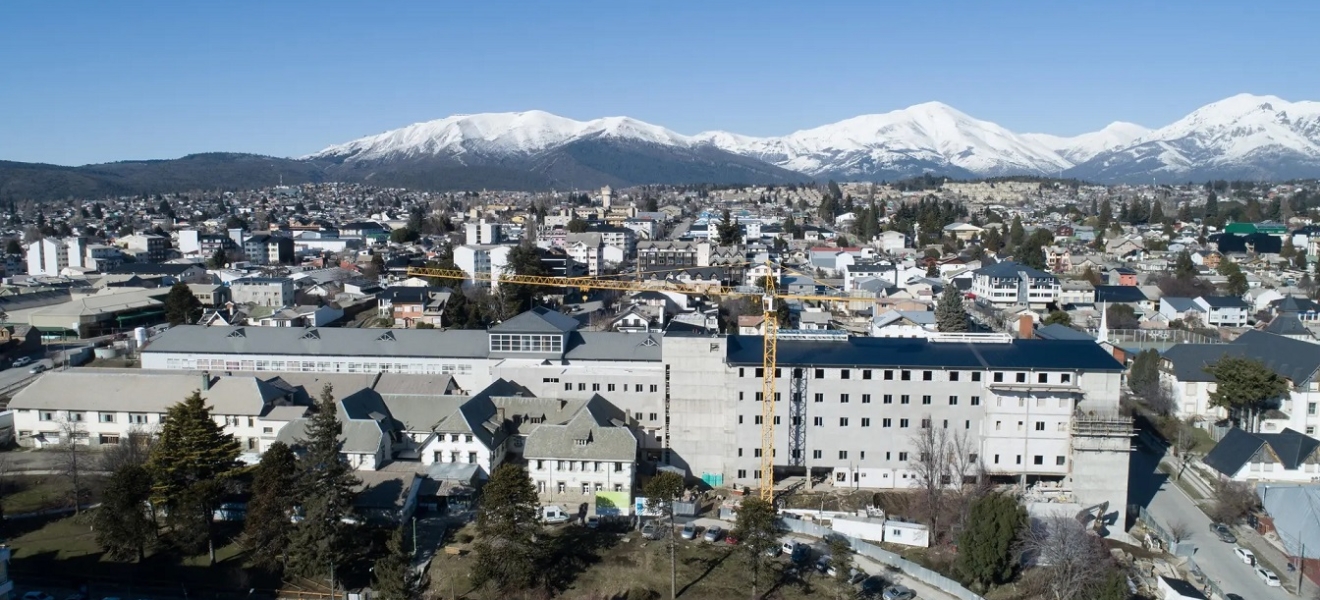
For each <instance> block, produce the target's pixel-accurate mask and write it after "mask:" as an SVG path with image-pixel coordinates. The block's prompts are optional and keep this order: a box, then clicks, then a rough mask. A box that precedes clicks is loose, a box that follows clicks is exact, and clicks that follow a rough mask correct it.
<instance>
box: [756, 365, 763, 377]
mask: <svg viewBox="0 0 1320 600" xmlns="http://www.w3.org/2000/svg"><path fill="white" fill-rule="evenodd" d="M764 377H765V367H757V368H756V378H757V379H762V378H764Z"/></svg>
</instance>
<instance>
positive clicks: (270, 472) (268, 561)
mask: <svg viewBox="0 0 1320 600" xmlns="http://www.w3.org/2000/svg"><path fill="white" fill-rule="evenodd" d="M297 482H298V463H297V459H296V458H295V457H294V455H293V450H291V449H290V448H289V447H288V446H287V445H285V444H284V442H275V443H274V444H271V445H270V448H268V449H267V450H266V452H265V453H264V454H262V455H261V463H260V464H258V465H257V468H256V472H255V473H254V475H253V477H252V499H251V500H249V501H248V508H247V516H246V518H245V519H244V521H243V538H242V543H243V547H244V548H246V549H247V551H248V552H249V553H250V555H251V563H252V564H253V565H256V566H258V567H263V568H266V569H268V570H271V571H279V570H280V568H282V567H283V565H284V557H285V553H286V552H288V550H289V534H290V532H291V531H292V530H293V524H292V523H291V522H290V517H292V516H293V508H294V505H295V504H296V495H295V493H296V492H295V486H296V485H297Z"/></svg>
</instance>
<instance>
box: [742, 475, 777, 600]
mask: <svg viewBox="0 0 1320 600" xmlns="http://www.w3.org/2000/svg"><path fill="white" fill-rule="evenodd" d="M733 535H734V537H736V538H738V548H739V550H741V551H742V554H743V556H744V557H745V558H746V559H747V562H748V563H749V564H748V566H749V567H751V569H752V597H753V598H756V597H758V596H757V591H758V589H759V588H760V585H761V571H762V569H763V567H764V566H765V555H766V552H767V551H768V550H769V549H770V548H773V547H775V546H776V545H778V544H779V535H780V525H779V518H778V516H776V515H775V505H774V504H772V503H770V502H767V501H765V500H762V499H760V498H757V497H748V498H744V499H743V503H742V506H739V507H738V514H737V520H736V521H735V522H734V525H733Z"/></svg>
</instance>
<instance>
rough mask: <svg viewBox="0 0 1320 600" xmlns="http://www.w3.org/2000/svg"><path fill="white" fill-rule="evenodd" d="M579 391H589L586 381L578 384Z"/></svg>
mask: <svg viewBox="0 0 1320 600" xmlns="http://www.w3.org/2000/svg"><path fill="white" fill-rule="evenodd" d="M578 391H579V392H585V391H587V384H585V383H579V384H578Z"/></svg>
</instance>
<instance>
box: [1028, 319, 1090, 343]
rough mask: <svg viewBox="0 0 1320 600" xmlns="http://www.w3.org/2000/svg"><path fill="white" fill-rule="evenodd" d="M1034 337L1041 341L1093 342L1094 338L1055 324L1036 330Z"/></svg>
mask: <svg viewBox="0 0 1320 600" xmlns="http://www.w3.org/2000/svg"><path fill="white" fill-rule="evenodd" d="M1036 337H1039V338H1041V339H1043V340H1084V341H1087V342H1094V341H1095V337H1093V336H1091V335H1090V334H1088V333H1086V332H1084V331H1078V330H1076V329H1073V328H1072V327H1069V326H1067V325H1061V324H1059V323H1055V324H1053V325H1046V326H1044V327H1041V328H1039V329H1037V330H1036Z"/></svg>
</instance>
